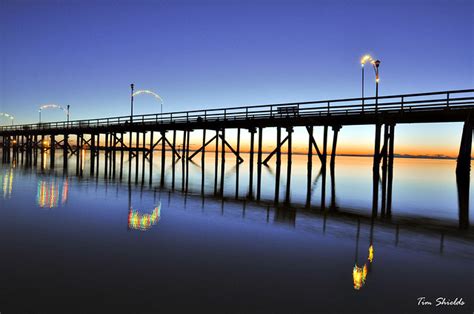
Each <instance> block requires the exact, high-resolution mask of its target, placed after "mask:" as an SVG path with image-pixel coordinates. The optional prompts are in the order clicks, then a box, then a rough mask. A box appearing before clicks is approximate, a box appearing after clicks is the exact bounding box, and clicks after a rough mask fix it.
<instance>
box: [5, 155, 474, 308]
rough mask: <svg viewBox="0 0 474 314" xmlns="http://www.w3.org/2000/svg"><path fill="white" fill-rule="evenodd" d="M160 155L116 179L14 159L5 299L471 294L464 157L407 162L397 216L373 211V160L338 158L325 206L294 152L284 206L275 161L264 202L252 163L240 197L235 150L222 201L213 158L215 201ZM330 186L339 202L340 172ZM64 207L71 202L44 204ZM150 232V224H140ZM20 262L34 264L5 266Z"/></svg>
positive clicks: (258, 300)
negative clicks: (132, 176)
mask: <svg viewBox="0 0 474 314" xmlns="http://www.w3.org/2000/svg"><path fill="white" fill-rule="evenodd" d="M208 155H211V154H208ZM158 156H159V155H158ZM159 159H160V158H155V159H154V160H155V161H158V162H157V163H156V165H155V171H154V174H153V177H154V182H156V184H155V183H154V184H153V185H152V186H149V185H148V183H145V184H144V185H142V184H140V183H139V184H135V183H134V180H132V184H131V185H130V186H129V185H128V182H127V173H126V171H127V170H128V167H127V166H125V167H124V170H125V173H124V178H123V180H122V182H119V180H118V178H116V180H115V181H114V180H106V179H105V178H104V173H103V172H102V170H101V172H100V173H99V175H98V176H97V177H94V176H89V175H88V170H89V169H88V167H87V162H86V163H84V165H85V166H84V168H83V171H84V173H83V176H82V177H77V176H75V170H76V169H75V166H74V164H73V163H71V165H70V166H69V169H68V170H67V171H66V172H65V173H64V172H63V170H62V169H61V165H60V161H61V158H57V161H58V162H57V164H56V169H55V170H53V171H50V170H48V169H44V170H41V169H31V168H24V167H17V168H15V169H13V168H9V167H8V165H2V166H1V168H0V173H2V175H4V174H8V179H7V182H8V184H7V185H5V184H4V185H3V189H4V190H3V192H4V193H3V194H2V195H6V194H5V189H6V190H7V191H9V192H8V197H6V196H4V197H3V198H0V205H1V206H0V208H1V212H0V217H1V219H0V233H2V235H3V237H0V248H1V249H2V252H3V254H2V256H3V258H2V260H0V269H3V270H4V271H2V278H3V279H2V281H1V282H0V291H1V292H2V293H0V304H5V306H6V307H7V308H8V306H12V307H14V308H16V309H18V310H19V311H27V310H29V311H34V310H35V309H36V310H38V309H45V308H50V306H51V297H50V296H56V297H57V299H59V300H62V301H60V303H59V304H61V302H64V304H67V303H68V302H73V299H72V298H71V295H77V296H80V297H81V298H84V299H87V300H89V301H88V303H89V302H94V301H97V300H99V299H100V300H101V301H100V302H105V304H114V306H113V307H112V308H116V309H120V310H123V311H129V312H130V311H132V312H133V311H135V312H143V311H153V310H155V311H157V310H164V309H168V310H169V309H174V311H180V310H182V309H183V308H182V306H183V305H184V304H185V305H190V304H191V305H193V306H195V307H196V308H199V309H205V310H206V311H207V312H252V311H253V310H254V309H255V308H254V305H255V304H260V306H259V308H258V311H257V312H268V313H297V312H315V311H316V312H323V313H330V312H334V313H346V312H347V313H348V312H351V313H354V312H364V313H387V312H394V313H399V312H413V311H417V310H418V309H417V308H416V306H415V305H414V304H415V303H416V298H417V297H418V296H420V295H427V296H436V297H437V296H438V295H446V296H448V297H451V296H459V297H464V298H465V299H466V298H467V299H469V297H470V294H469V293H468V291H472V289H473V288H474V284H473V283H474V274H473V271H472V268H471V267H470V265H472V262H473V261H474V236H473V234H472V231H470V230H467V231H458V230H457V226H458V225H457V219H458V217H459V216H458V207H457V205H458V204H457V194H456V181H455V177H454V166H455V162H454V161H450V160H447V161H446V160H408V159H396V161H395V170H394V202H393V210H392V218H391V219H387V218H380V217H379V218H377V219H375V220H371V218H370V212H371V209H370V206H371V191H372V190H371V188H372V187H371V184H372V177H371V167H372V164H371V159H370V158H356V157H338V160H337V169H336V192H337V193H336V204H337V209H336V210H334V209H333V210H330V209H327V210H325V211H321V210H320V209H319V208H318V206H319V203H320V201H321V181H320V180H316V181H315V179H316V178H317V174H318V171H317V167H315V169H314V170H313V174H314V176H313V177H312V178H311V179H312V180H313V181H312V182H311V184H312V185H313V190H312V198H311V204H312V205H313V206H314V207H309V208H308V207H306V206H305V203H306V199H307V195H306V191H307V186H306V183H307V178H306V157H304V156H295V157H294V159H293V166H292V168H293V172H292V180H291V205H287V204H284V203H281V204H278V205H275V204H274V203H273V201H274V199H273V193H274V186H275V182H274V180H275V176H274V169H273V168H272V167H270V168H264V169H263V178H262V182H263V185H262V201H260V202H256V201H254V200H251V199H246V197H245V196H246V195H247V194H248V179H249V176H248V169H247V167H246V165H245V163H244V164H241V166H240V173H239V195H238V196H239V197H238V198H237V199H236V197H235V188H236V185H235V182H236V181H235V179H236V173H235V171H234V170H233V166H234V163H233V162H232V159H231V158H230V157H229V158H228V161H227V163H226V176H225V177H226V182H225V186H224V193H223V194H224V196H223V197H221V196H219V195H216V196H214V193H213V192H214V184H215V181H214V179H215V178H214V173H213V170H214V167H213V158H212V157H211V156H209V157H208V158H207V160H206V161H207V163H206V177H205V179H206V180H205V192H206V193H207V194H209V195H208V196H207V197H201V196H200V194H201V185H200V184H201V176H200V175H201V171H200V168H199V164H190V171H191V174H190V176H189V192H190V193H182V192H181V191H180V188H181V181H180V180H181V172H180V171H181V167H180V166H181V165H180V164H178V166H177V167H176V173H175V176H176V182H175V186H176V188H175V191H174V192H173V191H171V190H172V189H171V185H172V184H171V183H172V181H171V180H172V176H171V168H170V167H169V165H168V166H167V176H166V181H165V187H164V188H163V189H160V187H159V184H158V183H159V179H160V173H159V169H160V164H159ZM102 160H103V159H102ZM73 161H74V160H73ZM284 166H285V161H283V164H282V168H284ZM140 169H141V167H140ZM285 173H286V171H284V170H283V169H282V178H281V186H282V190H284V189H285V187H286V186H285V185H286V182H287V181H286V178H285V175H284V174H285ZM145 177H147V176H145ZM2 182H5V179H4V178H2ZM218 184H219V182H218ZM326 184H327V197H328V198H330V197H331V194H330V179H328V180H327V182H326ZM5 186H7V188H5ZM43 186H44V189H43V190H42V191H43V192H42V193H39V191H38V188H39V187H43ZM40 190H41V189H40ZM64 191H66V193H64ZM45 193H46V194H45ZM283 194H284V193H283ZM39 195H42V196H41V197H39ZM48 195H49V196H48ZM51 196H53V197H51ZM283 198H284V196H282V200H283ZM40 199H41V200H42V201H39V200H40ZM66 200H67V202H66ZM51 204H53V205H55V206H59V205H61V207H62V209H61V210H60V211H59V210H56V211H54V210H52V211H42V210H39V208H41V207H43V206H47V207H55V206H50V205H51ZM42 205H43V206H42ZM157 205H159V206H157ZM131 215H132V217H134V218H133V219H130V217H131ZM134 215H135V216H134ZM420 217H422V218H423V219H421V218H420ZM414 218H416V219H415V220H413V219H414ZM407 221H411V222H410V223H407ZM413 221H414V222H418V223H421V225H414V224H413ZM471 221H472V218H471ZM424 224H427V225H431V227H430V228H427V227H426V226H424ZM152 226H153V227H152ZM137 228H138V229H139V230H142V231H145V230H146V231H147V232H133V230H131V229H137ZM32 235H33V238H32ZM7 239H14V241H11V240H7ZM374 255H376V257H374ZM26 261H33V262H30V263H27V262H26ZM45 265H46V266H45ZM41 266H42V267H41ZM13 267H15V268H17V267H19V268H18V269H21V271H16V272H8V271H5V270H6V269H12V268H13ZM58 268H60V269H61V270H62V271H61V272H60V273H58V271H57V269H58ZM53 278H54V280H52V279H53ZM36 285H39V286H41V287H42V291H43V292H42V294H36V295H35V294H32V293H31V291H30V290H29V288H28V287H34V286H36ZM209 293H211V294H212V295H222V296H229V297H221V298H209ZM20 295H21V296H25V295H27V296H28V297H29V302H28V304H25V303H24V302H23V303H21V302H20V301H19V297H18V296H20ZM328 296H330V297H328ZM97 298H99V299H97ZM367 298H370V300H371V302H370V303H369V304H368V303H367V301H366V300H367ZM137 300H140V302H138V301H137ZM102 304H104V303H102ZM387 304H390V307H389V308H387ZM468 304H469V306H471V305H472V301H471V302H470V303H468ZM103 309H104V310H105V309H107V310H110V305H107V306H105V305H104V307H103ZM358 309H360V311H359V310H358ZM466 309H468V310H469V311H471V309H470V308H464V309H462V310H466ZM78 310H80V311H81V310H82V311H87V308H86V307H85V305H79V306H78ZM471 312H472V311H471Z"/></svg>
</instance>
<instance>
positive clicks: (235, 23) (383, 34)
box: [0, 0, 474, 141]
mask: <svg viewBox="0 0 474 314" xmlns="http://www.w3.org/2000/svg"><path fill="white" fill-rule="evenodd" d="M473 21H474V2H473V1H470V0H466V1H456V0H454V1H453V0H449V1H448V0H447V1H417V0H414V1H308V2H306V1H259V0H255V1H248V2H245V1H131V0H130V1H43V0H38V1H12V0H0V23H1V24H0V25H1V29H0V31H1V33H0V36H1V41H0V42H1V48H0V62H1V63H0V66H1V77H0V88H1V89H0V111H3V112H8V113H11V114H13V115H15V116H16V117H17V120H18V122H36V121H37V108H38V106H39V105H40V104H44V103H58V104H63V105H66V104H69V105H71V111H72V113H71V114H72V117H73V118H74V119H79V118H90V117H100V116H113V115H127V114H128V113H129V84H130V83H131V82H134V83H135V84H136V85H137V88H138V89H151V90H154V91H156V92H157V93H159V94H160V95H161V96H162V97H163V98H164V100H165V111H171V110H182V109H193V108H194V109H198V108H203V107H208V108H210V107H219V106H227V105H240V104H258V103H269V102H285V101H302V100H316V99H325V98H341V97H358V96H360V65H359V58H360V57H361V56H362V55H363V54H365V53H371V54H372V55H373V56H375V57H377V58H379V59H380V60H381V61H382V64H381V68H380V72H381V81H380V93H381V94H382V95H384V94H394V93H409V92H425V91H436V90H448V89H463V88H472V87H473V86H474V74H473V73H474V72H473V63H474V57H473V56H474V29H473V28H474V26H473V25H474V22H473ZM366 73H367V78H368V81H370V80H373V73H372V71H371V69H370V72H366ZM366 93H367V94H368V95H371V94H373V88H372V86H370V85H369V83H368V85H367V89H366ZM140 97H141V98H140V99H138V97H137V108H136V112H137V113H149V112H157V111H158V110H159V106H158V103H157V102H155V101H154V100H153V98H151V97H148V96H140ZM62 118H63V117H62V116H61V113H60V112H54V111H51V112H48V113H46V112H45V114H44V119H45V120H57V119H62ZM2 122H3V123H4V122H5V121H4V120H2ZM458 129H459V128H458V127H453V128H450V127H448V129H447V132H450V130H451V132H453V134H457V133H458ZM423 131H424V132H425V131H426V130H423ZM456 141H457V137H456Z"/></svg>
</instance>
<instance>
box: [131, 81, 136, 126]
mask: <svg viewBox="0 0 474 314" xmlns="http://www.w3.org/2000/svg"><path fill="white" fill-rule="evenodd" d="M134 87H135V85H134V84H133V83H132V84H130V88H131V89H132V91H131V94H130V123H132V122H133V88H134Z"/></svg>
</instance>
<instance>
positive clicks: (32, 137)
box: [0, 89, 474, 221]
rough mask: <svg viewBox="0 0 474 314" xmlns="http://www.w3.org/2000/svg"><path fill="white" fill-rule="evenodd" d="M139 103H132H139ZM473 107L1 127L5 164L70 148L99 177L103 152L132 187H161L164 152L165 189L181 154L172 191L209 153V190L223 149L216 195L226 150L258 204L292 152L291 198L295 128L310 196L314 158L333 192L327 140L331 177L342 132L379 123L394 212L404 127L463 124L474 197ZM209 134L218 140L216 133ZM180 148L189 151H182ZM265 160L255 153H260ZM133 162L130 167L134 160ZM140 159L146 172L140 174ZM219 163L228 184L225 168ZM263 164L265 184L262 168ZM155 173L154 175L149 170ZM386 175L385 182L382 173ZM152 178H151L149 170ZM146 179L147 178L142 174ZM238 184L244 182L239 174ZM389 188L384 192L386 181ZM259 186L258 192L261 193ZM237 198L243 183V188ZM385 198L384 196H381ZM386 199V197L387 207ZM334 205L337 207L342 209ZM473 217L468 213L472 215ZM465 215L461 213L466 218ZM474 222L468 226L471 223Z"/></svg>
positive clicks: (435, 101) (472, 95)
mask: <svg viewBox="0 0 474 314" xmlns="http://www.w3.org/2000/svg"><path fill="white" fill-rule="evenodd" d="M132 101H133V98H132ZM473 110H474V89H469V90H452V91H441V92H431V93H418V94H403V95H391V96H379V97H366V98H350V99H336V100H323V101H311V102H299V103H281V104H270V105H259V106H247V107H231V108H218V109H203V110H192V111H181V112H168V113H160V114H148V115H133V116H121V117H109V118H100V119H90V120H77V121H68V122H66V121H59V122H51V123H36V124H24V125H13V126H4V127H0V146H1V147H2V162H3V163H9V162H11V161H12V159H14V158H16V159H17V160H18V159H20V160H21V161H22V162H24V163H25V164H28V165H35V166H36V165H37V163H38V162H40V163H41V165H44V163H45V162H46V161H45V160H43V158H44V156H45V154H44V152H45V151H47V150H49V151H50V154H49V159H50V160H49V166H50V167H51V168H54V167H55V158H56V155H57V154H56V150H60V151H62V156H63V162H62V165H63V167H65V168H67V167H68V159H69V158H71V156H74V157H75V158H76V172H77V173H78V174H79V175H80V174H82V171H83V169H84V166H85V165H84V164H83V163H84V162H85V155H86V154H89V160H90V163H89V165H88V167H90V173H91V174H94V173H95V172H96V171H97V168H98V165H99V159H100V157H101V155H100V154H99V152H100V151H103V152H104V154H103V156H104V157H103V158H105V160H104V164H105V169H104V170H105V171H104V172H105V173H104V175H105V176H107V177H111V178H116V177H117V178H120V179H122V177H123V174H124V171H123V170H124V166H125V163H128V181H129V182H132V181H135V182H138V181H141V182H145V181H148V182H149V183H150V184H151V183H152V180H153V171H154V169H153V156H154V152H155V151H161V169H160V184H161V185H164V184H165V172H166V167H165V165H166V158H165V153H166V151H171V152H172V161H171V163H172V165H173V167H172V170H171V171H172V188H175V180H174V179H175V173H174V171H175V167H176V166H178V163H179V162H180V163H181V169H182V174H183V180H182V189H183V190H186V189H187V186H188V182H189V178H188V174H189V162H194V161H193V159H194V158H197V156H198V155H199V154H201V169H202V183H203V184H204V169H205V165H204V158H205V153H206V147H209V146H210V145H212V144H214V145H215V147H214V158H215V175H216V176H215V183H216V184H215V191H214V192H215V194H219V193H222V191H223V190H224V184H225V180H224V170H225V164H226V163H227V162H228V161H227V160H226V154H225V152H226V151H229V152H231V153H232V154H233V155H234V156H235V161H233V162H235V165H236V167H237V169H238V167H239V165H240V164H242V163H244V162H245V163H248V165H249V191H250V192H249V193H250V195H249V197H252V198H255V199H256V200H259V199H260V197H261V187H262V167H264V166H266V165H267V164H268V162H269V161H270V160H272V159H273V158H275V161H276V173H275V176H276V178H277V182H279V179H280V175H281V173H280V172H281V163H282V158H281V155H282V148H283V147H285V146H286V150H287V154H288V155H287V167H286V170H287V180H288V182H287V184H286V190H285V191H284V193H285V194H284V195H285V199H286V200H287V201H289V198H290V188H291V182H290V180H291V176H290V175H288V174H291V164H292V143H293V131H294V128H296V127H302V128H304V129H306V132H307V134H308V142H307V143H308V145H307V156H308V189H310V181H311V179H310V178H311V174H312V171H313V156H314V155H317V159H318V160H319V161H320V164H321V169H320V176H321V178H322V184H323V186H325V185H326V171H327V159H328V156H327V155H328V147H327V146H328V136H330V133H332V137H333V139H332V150H331V156H330V162H329V165H330V166H329V171H330V173H331V177H333V174H334V167H335V164H336V155H337V154H336V152H337V139H338V134H339V132H341V131H343V128H344V126H348V125H374V126H375V134H374V153H373V206H372V207H373V211H374V213H378V211H379V205H380V213H381V214H382V215H385V214H387V215H390V212H391V203H392V200H391V195H392V192H391V190H392V181H393V159H394V145H395V140H394V139H395V130H396V125H397V124H402V123H442V122H462V123H464V127H463V132H462V140H461V143H460V149H459V155H458V159H457V169H456V174H457V178H458V180H457V182H458V188H459V191H460V192H459V198H460V203H461V199H462V200H463V203H466V202H465V199H466V198H469V177H470V161H471V144H472V129H473V122H472V120H471V113H472V112H473ZM317 126H321V127H323V132H322V138H323V140H322V142H319V143H318V142H317V141H316V139H315V136H314V127H317ZM270 128H274V129H276V139H275V148H274V150H273V151H272V152H271V153H269V154H267V155H264V152H263V148H262V147H263V139H264V132H265V130H268V129H270ZM229 129H235V130H237V132H236V134H237V139H236V143H237V144H236V146H235V147H233V146H232V145H231V144H230V142H234V141H230V140H229V135H228V132H226V131H227V130H229ZM196 130H201V131H202V132H199V134H202V139H200V140H199V142H202V147H201V148H199V149H197V150H195V151H191V149H190V138H191V136H192V134H193V131H196ZM242 131H247V132H249V134H250V146H249V147H248V151H249V154H248V160H244V158H243V156H242V154H241V151H242V147H241V133H242ZM209 134H210V135H209ZM179 146H181V148H179ZM255 155H256V156H255ZM126 159H128V161H127V160H126ZM140 160H141V169H140V168H139V165H140V162H139V161H140ZM219 164H220V176H221V177H220V181H219V182H220V185H218V184H217V182H218V177H217V174H218V172H219V171H218V170H219V169H218V167H219ZM255 166H256V176H257V177H256V178H254V172H255V171H254V167H255ZM146 167H147V168H148V169H145V168H146ZM380 170H381V172H382V173H381V175H380ZM146 172H148V177H145V173H146ZM140 174H141V176H140ZM237 180H239V178H238V176H237ZM380 181H381V191H379V186H380V184H379V182H380ZM254 184H255V185H256V186H255V187H256V189H255V190H256V192H255V195H253V193H254V192H253V191H254V188H253V187H254ZM236 189H237V191H236V194H238V184H237V185H236ZM380 192H381V193H380ZM322 193H324V195H322V200H323V201H322V203H321V208H326V207H327V206H328V205H327V204H326V203H325V199H326V197H325V193H326V191H325V188H324V189H322ZM279 195H280V187H279V184H277V186H275V201H276V202H278V200H279ZM379 196H380V198H381V199H380V200H379ZM334 206H335V204H334V203H332V201H331V204H329V207H330V208H331V207H334ZM465 211H468V209H466V210H465ZM465 214H466V213H463V214H462V215H465ZM463 221H466V219H463Z"/></svg>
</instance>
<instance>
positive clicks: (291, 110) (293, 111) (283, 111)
mask: <svg viewBox="0 0 474 314" xmlns="http://www.w3.org/2000/svg"><path fill="white" fill-rule="evenodd" d="M298 112H299V109H298V106H284V107H277V114H278V115H280V116H295V117H296V116H297V115H298Z"/></svg>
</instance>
